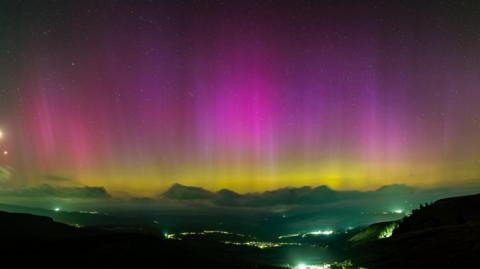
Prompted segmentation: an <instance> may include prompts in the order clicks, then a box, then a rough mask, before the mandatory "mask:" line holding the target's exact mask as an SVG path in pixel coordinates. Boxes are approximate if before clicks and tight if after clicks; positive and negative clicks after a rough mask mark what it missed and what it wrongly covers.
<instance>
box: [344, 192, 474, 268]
mask: <svg viewBox="0 0 480 269" xmlns="http://www.w3.org/2000/svg"><path fill="white" fill-rule="evenodd" d="M479 205H480V195H472V196H464V197H455V198H449V199H442V200H439V201H437V202H435V203H433V204H431V205H427V206H422V207H421V208H420V209H418V210H415V211H414V212H413V213H412V215H411V216H409V217H406V218H405V219H404V220H402V221H401V222H400V224H399V226H398V228H397V229H396V230H395V231H394V232H393V236H392V237H390V238H385V239H380V240H374V241H371V242H369V243H366V244H363V245H361V246H357V247H356V248H354V251H353V253H352V255H353V257H354V260H355V262H356V263H357V264H359V265H362V266H366V267H367V268H479V267H480V221H479V220H480V211H479V209H478V208H479Z"/></svg>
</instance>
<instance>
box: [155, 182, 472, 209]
mask: <svg viewBox="0 0 480 269" xmlns="http://www.w3.org/2000/svg"><path fill="white" fill-rule="evenodd" d="M476 190H477V191H478V190H479V188H476ZM469 191H471V190H464V191H463V192H465V193H468V192H469ZM460 192H462V191H460ZM449 193H452V189H448V188H436V189H420V188H415V187H411V186H407V185H387V186H383V187H380V188H379V189H377V190H374V191H337V190H332V189H331V188H329V187H328V186H318V187H309V186H305V187H298V188H293V187H288V188H281V189H277V190H273V191H266V192H260V193H247V194H239V193H236V192H234V191H231V190H227V189H223V190H220V191H217V192H212V191H209V190H205V189H203V188H200V187H192V186H184V185H181V184H174V185H173V186H172V187H171V188H170V189H168V190H167V191H166V192H165V193H163V194H162V195H161V197H164V198H167V199H169V200H176V201H196V202H198V201H202V202H208V203H211V204H213V205H217V206H241V207H278V206H300V207H309V206H325V205H336V204H341V203H343V204H355V203H357V204H363V205H372V206H374V205H378V204H382V205H384V206H388V205H392V206H393V205H398V204H404V203H405V201H406V200H409V201H411V202H414V203H417V202H425V201H430V200H432V199H438V198H440V197H444V196H445V195H448V194H449Z"/></svg>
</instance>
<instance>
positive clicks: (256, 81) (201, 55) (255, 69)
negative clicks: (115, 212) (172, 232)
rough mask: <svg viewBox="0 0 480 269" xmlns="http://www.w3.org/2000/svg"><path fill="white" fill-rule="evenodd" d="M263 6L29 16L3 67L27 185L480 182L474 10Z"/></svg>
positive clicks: (138, 188) (85, 5)
mask: <svg viewBox="0 0 480 269" xmlns="http://www.w3.org/2000/svg"><path fill="white" fill-rule="evenodd" d="M260 2H261V1H258V2H255V1H247V2H242V3H240V2H238V3H237V2H236V1H232V2H231V3H228V4H225V5H221V4H219V3H215V2H210V1H206V3H193V2H191V3H190V2H189V1H187V3H188V4H182V3H150V2H148V1H146V2H138V3H136V4H135V5H131V4H129V2H128V1H125V2H122V3H121V4H116V3H114V2H105V3H101V4H100V3H94V2H74V1H72V2H70V1H65V2H64V3H61V4H60V5H61V7H59V8H62V9H66V10H71V12H66V13H58V14H57V13H55V12H54V11H52V10H54V9H51V8H52V6H51V5H53V4H51V3H50V4H45V5H43V6H38V7H36V9H33V8H32V6H29V5H25V6H21V7H15V11H16V12H17V13H18V14H16V13H15V12H13V13H12V14H13V15H15V16H13V15H12V16H5V18H6V19H5V20H6V21H5V23H4V24H3V25H4V26H2V28H1V30H3V33H5V36H6V38H8V39H9V40H11V41H12V42H10V43H8V42H6V43H4V44H3V45H1V46H3V47H2V49H4V52H5V53H6V51H8V53H9V55H7V54H5V57H4V58H3V59H4V60H3V61H2V62H0V67H1V68H0V70H1V71H2V72H3V74H2V81H1V82H0V86H1V87H2V89H5V90H4V91H2V93H1V96H0V105H1V107H0V127H1V128H4V129H6V130H8V133H9V135H8V141H6V142H5V143H7V142H8V145H7V144H5V146H8V149H9V156H8V164H9V166H11V167H13V168H14V172H13V179H12V181H13V182H16V183H18V184H25V183H36V184H37V183H38V184H39V183H42V182H43V179H42V178H43V177H44V176H45V175H61V176H67V177H71V178H73V179H74V181H75V184H88V185H103V186H105V187H107V189H109V190H111V191H119V190H126V191H130V192H134V193H140V194H153V193H156V192H158V191H160V190H162V189H164V188H166V187H167V186H169V185H170V184H172V183H174V182H181V183H185V184H193V185H200V186H204V187H207V188H213V189H219V188H232V189H235V190H238V191H254V190H265V189H271V188H276V187H282V186H289V185H294V186H299V185H319V184H328V185H330V186H332V187H336V188H360V189H366V188H373V187H376V186H380V185H384V184H390V183H406V184H412V185H421V186H431V185H442V184H452V183H453V182H458V181H462V182H463V181H465V182H467V181H469V180H475V178H478V177H479V176H480V169H479V168H478V167H479V165H480V156H479V154H478V152H480V142H479V140H478V137H479V136H480V116H479V115H480V107H479V106H478V105H477V102H478V100H480V91H479V90H478V85H480V79H479V78H480V74H479V70H480V64H479V63H480V59H479V57H480V56H479V55H480V54H479V53H478V51H479V49H480V44H479V41H478V38H476V37H477V36H478V34H479V32H478V31H479V30H478V29H480V27H478V25H480V24H478V18H477V17H475V16H474V15H473V13H474V12H472V11H469V10H476V9H475V8H474V7H470V9H467V7H465V8H456V9H452V8H447V7H440V6H439V7H436V9H435V10H434V11H433V13H431V14H429V16H425V14H424V12H425V11H424V10H423V9H422V8H420V7H419V8H418V9H417V10H415V11H412V9H409V8H408V7H404V6H402V5H400V4H395V3H391V4H383V5H380V6H378V5H376V7H375V8H374V7H373V6H370V5H357V4H345V3H338V4H333V3H330V4H328V3H323V4H322V3H316V4H312V3H310V4H308V3H307V2H308V1H299V4H298V5H295V6H292V5H288V4H284V3H283V2H281V1H280V2H279V3H267V2H265V3H260ZM397 5H399V6H397ZM412 5H413V4H412ZM18 8H19V10H17V9H18ZM472 8H473V9H472ZM6 10H8V9H6ZM33 10H37V11H33ZM447 10H448V11H449V12H450V11H451V12H450V13H448V14H449V15H448V16H447V17H446V18H445V16H444V15H445V14H446V12H447ZM412 12H413V14H411V13H412ZM22 14H23V15H22ZM412 17H414V18H416V19H417V20H416V23H413V22H412V20H410V19H407V18H412ZM459 18H462V20H464V21H465V23H464V24H458V23H456V20H458V19H459ZM9 27H10V28H12V29H13V28H15V29H22V30H21V31H17V32H15V31H11V30H8V29H10V28H9ZM6 66H8V68H6Z"/></svg>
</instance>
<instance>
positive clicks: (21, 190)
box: [0, 184, 110, 199]
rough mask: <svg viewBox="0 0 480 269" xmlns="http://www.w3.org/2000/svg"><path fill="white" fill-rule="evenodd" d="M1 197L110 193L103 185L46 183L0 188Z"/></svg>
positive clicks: (94, 196)
mask: <svg viewBox="0 0 480 269" xmlns="http://www.w3.org/2000/svg"><path fill="white" fill-rule="evenodd" d="M0 195H1V196H3V197H28V198H33V197H36V198H38V197H48V198H85V199H87V198H88V199H106V198H110V194H109V193H108V192H107V191H106V190H105V188H103V187H90V186H84V187H59V186H51V185H48V184H44V185H39V186H28V187H18V188H6V189H1V190H0Z"/></svg>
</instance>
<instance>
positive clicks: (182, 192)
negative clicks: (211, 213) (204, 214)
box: [162, 184, 215, 200]
mask: <svg viewBox="0 0 480 269" xmlns="http://www.w3.org/2000/svg"><path fill="white" fill-rule="evenodd" d="M162 196H164V197H166V198H169V199H172V200H205V199H213V198H214V197H215V193H213V192H210V191H207V190H205V189H203V188H200V187H191V186H184V185H181V184H173V185H172V186H171V187H170V189H168V190H167V191H166V192H165V193H163V194H162Z"/></svg>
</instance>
